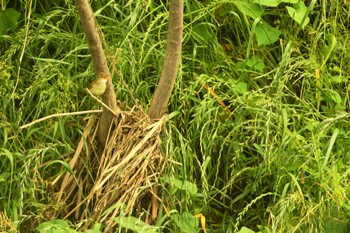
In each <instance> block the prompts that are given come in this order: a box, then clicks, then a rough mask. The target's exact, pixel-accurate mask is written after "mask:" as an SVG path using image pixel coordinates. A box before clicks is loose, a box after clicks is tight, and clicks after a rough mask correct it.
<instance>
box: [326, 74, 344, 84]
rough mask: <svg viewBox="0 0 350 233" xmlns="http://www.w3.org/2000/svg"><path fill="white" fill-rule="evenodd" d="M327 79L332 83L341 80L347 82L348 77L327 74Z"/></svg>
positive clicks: (340, 81)
mask: <svg viewBox="0 0 350 233" xmlns="http://www.w3.org/2000/svg"><path fill="white" fill-rule="evenodd" d="M329 80H330V81H331V82H332V83H342V82H347V81H348V80H349V78H348V77H345V76H342V75H336V76H329Z"/></svg>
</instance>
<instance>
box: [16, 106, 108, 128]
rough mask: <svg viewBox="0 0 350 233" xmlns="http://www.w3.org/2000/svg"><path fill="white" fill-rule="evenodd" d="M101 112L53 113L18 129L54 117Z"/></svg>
mask: <svg viewBox="0 0 350 233" xmlns="http://www.w3.org/2000/svg"><path fill="white" fill-rule="evenodd" d="M100 112H102V110H88V111H80V112H66V113H55V114H52V115H49V116H46V117H43V118H39V119H37V120H35V121H32V122H30V123H28V124H25V125H22V126H21V127H19V129H25V128H28V127H29V126H32V125H34V124H36V123H39V122H42V121H46V120H48V119H51V118H54V117H62V116H74V115H83V114H90V113H100Z"/></svg>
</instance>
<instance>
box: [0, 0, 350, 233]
mask: <svg viewBox="0 0 350 233" xmlns="http://www.w3.org/2000/svg"><path fill="white" fill-rule="evenodd" d="M240 2H243V1H233V0H225V1H223V0H216V1H213V0H211V1H185V18H184V21H185V23H184V25H185V27H184V39H183V52H182V63H181V68H180V72H179V77H178V80H177V83H176V86H175V90H174V91H173V95H172V98H171V103H170V104H169V107H168V113H169V121H168V122H167V126H166V129H165V134H164V136H163V144H164V152H165V153H166V154H167V156H168V158H169V161H170V162H169V163H168V165H167V167H166V174H167V175H166V177H164V179H162V183H161V184H160V186H161V187H162V190H163V193H162V198H163V199H162V203H163V205H164V206H163V207H162V208H161V211H160V216H159V221H158V222H156V223H155V226H156V227H154V228H147V229H148V230H147V229H146V228H145V229H146V230H144V231H141V230H140V229H136V228H132V227H130V225H134V226H135V225H137V224H141V223H137V224H136V223H134V222H133V221H134V220H135V219H134V220H133V219H126V220H125V219H124V220H125V221H126V222H128V221H129V223H130V224H129V225H124V226H128V227H129V228H130V229H134V231H135V232H157V231H158V232H200V231H201V227H200V225H199V220H198V219H196V218H195V215H197V214H199V213H201V214H202V215H203V216H205V218H206V229H207V232H238V231H240V230H241V232H250V231H249V229H251V230H252V231H254V232H258V231H261V232H340V233H342V232H348V231H350V226H349V219H350V202H349V197H350V188H349V186H350V184H349V183H350V179H349V178H350V169H349V164H350V118H349V117H350V114H349V111H350V104H349V93H350V85H349V77H350V65H349V61H350V50H349V48H350V36H349V35H350V34H349V28H350V22H349V20H350V5H349V3H348V1H338V0H329V1H327V0H321V1H317V2H316V1H305V4H306V6H310V5H311V4H314V6H313V8H312V9H311V8H309V9H310V10H311V11H310V14H309V19H310V21H309V22H308V24H306V26H305V27H304V28H301V27H300V26H299V24H298V23H296V22H295V21H294V20H293V19H292V18H291V16H290V15H288V12H287V10H286V8H285V6H292V4H289V3H283V4H280V5H279V6H278V7H267V8H266V9H265V12H264V15H263V16H262V18H263V19H264V20H265V22H266V23H268V24H269V25H271V26H273V27H274V28H277V29H279V31H280V33H281V34H280V35H279V36H278V40H277V41H276V42H274V43H271V44H269V45H262V44H259V43H258V39H257V37H256V35H255V34H254V33H253V31H254V27H256V25H257V24H259V23H258V22H257V21H256V20H254V19H252V18H251V17H249V15H246V14H244V12H243V11H242V10H240V8H239V6H240V5H239V3H240ZM2 4H3V6H2V7H3V9H5V8H14V9H15V10H16V11H18V12H20V13H21V16H20V18H19V21H18V25H17V26H16V28H15V29H10V30H8V31H7V32H6V34H5V35H2V36H1V37H0V43H1V47H0V102H1V103H0V108H1V111H0V124H1V128H0V129H1V130H0V138H1V139H0V155H1V157H0V161H1V163H0V166H1V170H0V187H1V188H0V211H1V214H0V218H1V221H0V222H1V223H0V231H8V232H10V231H11V232H16V231H20V230H22V232H27V231H28V229H30V228H31V229H34V228H35V227H36V226H37V225H38V224H39V223H42V222H48V221H50V220H52V219H51V217H50V211H54V208H55V205H57V203H52V196H51V195H52V193H54V190H52V187H51V182H52V181H53V180H54V179H55V178H56V177H57V176H58V175H59V174H61V173H63V172H65V171H66V170H65V166H64V165H65V164H67V163H68V162H69V159H70V158H71V157H72V153H73V151H74V150H75V148H76V145H77V142H78V140H79V139H80V137H81V135H82V131H83V129H84V126H85V123H86V122H85V121H84V116H74V117H73V116H70V117H64V118H53V119H50V120H48V121H44V122H41V123H38V124H36V125H34V126H31V127H30V128H27V129H23V130H19V127H20V126H21V125H23V124H26V123H29V122H31V121H34V120H36V119H38V118H40V117H44V116H47V115H49V114H54V113H63V112H72V111H82V110H88V109H96V108H99V106H98V105H97V104H96V103H95V102H94V101H93V100H92V99H91V98H88V96H87V95H86V93H85V91H84V88H85V87H86V86H88V84H89V82H90V81H91V80H92V79H93V76H94V71H93V67H92V63H91V58H90V55H89V51H88V47H87V44H86V39H85V36H84V34H83V33H82V30H81V27H80V23H79V20H78V16H77V13H76V11H75V6H74V2H73V1H70V0H60V1H52V2H46V1H37V0H33V1H29V0H25V1H3V2H2ZM5 5H6V7H5ZM167 5H168V3H167V2H166V1H143V0H138V1H136V0H134V1H108V2H106V1H93V4H92V6H93V9H94V11H95V12H96V17H97V20H98V22H99V25H100V29H101V32H103V41H104V46H105V52H106V55H107V57H108V61H109V64H110V69H111V71H112V73H113V79H114V83H115V86H116V92H117V97H118V99H119V100H120V101H125V104H126V105H128V106H132V105H135V104H137V105H142V106H143V107H144V108H145V109H147V107H148V104H149V103H150V100H151V98H152V94H153V91H154V88H155V85H156V83H157V81H158V78H159V76H160V72H161V65H162V62H163V59H164V54H165V45H166V29H167V17H168V13H167ZM117 70H120V73H121V75H120V74H118V72H117ZM146 212H147V211H146V210H143V213H146ZM143 216H144V215H141V216H134V217H137V218H140V219H141V220H144V218H143ZM119 220H120V219H119ZM120 221H121V220H120ZM68 222H69V224H70V225H67V226H65V225H64V224H66V223H67V222H56V223H58V225H60V226H62V227H66V228H67V229H68V228H69V229H78V228H79V224H80V223H76V222H74V221H68ZM121 226H123V225H122V224H121ZM242 227H245V228H242ZM23 228H25V229H26V230H27V231H26V230H24V229H23ZM248 228H249V229H248ZM124 229H125V228H122V227H120V229H118V231H117V232H124V231H125V230H124ZM94 232H99V230H98V229H95V231H94Z"/></svg>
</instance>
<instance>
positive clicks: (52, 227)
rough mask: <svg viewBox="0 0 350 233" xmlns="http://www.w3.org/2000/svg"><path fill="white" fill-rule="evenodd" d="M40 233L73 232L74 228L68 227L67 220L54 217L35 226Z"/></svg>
mask: <svg viewBox="0 0 350 233" xmlns="http://www.w3.org/2000/svg"><path fill="white" fill-rule="evenodd" d="M36 230H38V231H39V232H40V233H73V232H76V231H75V230H74V229H72V228H70V227H69V224H68V222H66V221H64V220H61V219H55V220H51V221H48V222H43V223H41V224H40V225H39V226H37V227H36Z"/></svg>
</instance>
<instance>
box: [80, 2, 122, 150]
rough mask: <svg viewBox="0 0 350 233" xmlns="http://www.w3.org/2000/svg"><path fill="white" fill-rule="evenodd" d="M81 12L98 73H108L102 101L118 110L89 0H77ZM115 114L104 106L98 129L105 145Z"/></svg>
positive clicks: (99, 137) (100, 139)
mask: <svg viewBox="0 0 350 233" xmlns="http://www.w3.org/2000/svg"><path fill="white" fill-rule="evenodd" d="M75 3H76V6H77V10H78V13H79V17H80V21H81V25H82V27H83V30H84V32H85V34H86V38H87V41H88V45H89V49H90V52H91V57H92V61H93V64H94V67H95V72H96V74H99V73H104V74H107V75H108V77H109V78H108V82H107V88H106V91H105V93H104V94H103V95H102V101H103V102H104V103H105V104H106V105H107V106H109V107H110V108H111V109H112V110H114V111H116V110H117V102H116V96H115V92H114V88H113V83H112V79H111V75H110V72H109V69H108V65H107V60H106V57H105V54H104V52H103V48H102V43H101V40H100V36H99V34H98V30H97V23H96V19H95V16H94V13H93V11H92V8H91V6H90V4H89V2H88V0H75ZM113 117H114V116H113V114H112V113H111V112H110V111H108V110H107V109H106V108H103V112H102V116H101V119H100V124H99V126H98V130H97V136H98V139H99V141H100V142H101V144H102V145H103V146H104V145H105V143H106V141H107V137H108V132H109V129H110V126H111V124H112V122H113Z"/></svg>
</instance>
